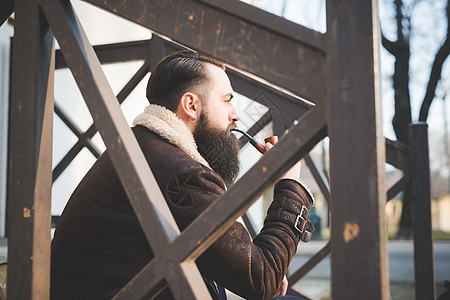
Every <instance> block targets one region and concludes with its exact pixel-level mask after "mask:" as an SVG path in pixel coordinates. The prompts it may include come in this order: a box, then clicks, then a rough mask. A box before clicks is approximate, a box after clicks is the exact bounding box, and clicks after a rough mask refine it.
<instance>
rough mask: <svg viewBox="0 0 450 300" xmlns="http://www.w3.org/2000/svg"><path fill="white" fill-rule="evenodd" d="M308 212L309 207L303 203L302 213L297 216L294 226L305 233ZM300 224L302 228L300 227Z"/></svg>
mask: <svg viewBox="0 0 450 300" xmlns="http://www.w3.org/2000/svg"><path fill="white" fill-rule="evenodd" d="M307 213H308V208H306V206H304V205H303V206H302V210H301V211H300V214H299V215H298V216H297V219H296V220H295V223H294V228H295V229H297V230H298V231H299V232H300V233H303V232H304V231H305V226H306V218H307V216H306V214H307ZM299 225H300V228H301V229H300V228H299Z"/></svg>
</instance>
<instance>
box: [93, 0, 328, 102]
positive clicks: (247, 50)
mask: <svg viewBox="0 0 450 300" xmlns="http://www.w3.org/2000/svg"><path fill="white" fill-rule="evenodd" d="M87 2H89V3H91V4H94V5H97V6H99V7H101V8H103V9H105V10H107V11H110V12H113V13H114V14H117V15H119V16H122V17H124V18H126V19H128V20H130V21H132V22H136V23H138V24H140V25H142V26H144V27H147V28H149V29H151V30H152V31H155V32H157V33H158V34H161V35H163V36H167V37H170V38H171V39H172V40H174V41H175V42H178V43H180V44H182V45H185V46H187V47H189V48H191V49H196V50H200V51H201V52H202V53H204V54H207V55H208V56H211V57H215V58H218V59H220V60H221V61H223V62H225V63H228V64H230V65H233V66H236V67H238V68H240V69H242V70H245V71H247V72H250V73H253V74H258V76H260V77H261V78H263V79H266V80H268V81H270V82H271V83H272V84H275V85H278V86H281V87H284V88H285V89H287V90H290V91H292V92H294V93H295V94H297V95H298V96H300V97H302V98H304V99H307V100H310V101H313V102H314V103H316V104H317V103H320V102H321V101H322V100H323V98H324V92H325V88H324V70H325V65H324V56H323V53H322V52H321V51H320V50H319V49H318V48H320V45H321V44H322V42H321V39H322V35H321V34H320V33H317V32H313V31H311V30H308V29H306V28H304V27H302V26H300V25H297V24H295V23H292V22H289V21H287V20H284V19H282V18H280V17H277V16H275V15H272V14H268V13H266V12H263V11H261V10H259V9H257V8H255V7H252V6H250V5H247V4H245V3H242V2H240V1H238V0H228V1H227V3H225V2H224V1H221V2H222V3H221V4H219V1H214V2H212V3H211V4H210V3H209V2H208V4H206V3H205V2H203V1H198V0H183V1H182V0H174V1H145V0H137V1H134V2H133V4H131V3H127V5H123V1H121V0H109V1H103V0H88V1H87ZM144 7H145V9H143V8H144ZM232 7H234V9H233V13H231V12H229V11H227V8H230V9H231V8H232ZM237 8H239V10H243V9H245V11H246V13H245V15H236V11H238V9H237ZM147 12H148V13H147ZM255 14H257V15H256V17H252V16H254V15H255ZM260 16H261V17H262V18H264V24H261V22H257V21H256V20H257V19H258V18H259V17H260ZM275 23H282V24H283V25H278V26H277V27H281V28H283V27H285V26H289V27H290V28H292V29H289V32H294V31H296V34H294V35H293V36H286V35H285V33H282V32H281V30H276V27H275V28H274V29H268V28H267V25H265V24H275ZM288 23H289V25H286V24H288ZM300 36H301V38H300ZM311 44H314V46H311ZM316 46H317V47H316ZM311 70H314V72H311Z"/></svg>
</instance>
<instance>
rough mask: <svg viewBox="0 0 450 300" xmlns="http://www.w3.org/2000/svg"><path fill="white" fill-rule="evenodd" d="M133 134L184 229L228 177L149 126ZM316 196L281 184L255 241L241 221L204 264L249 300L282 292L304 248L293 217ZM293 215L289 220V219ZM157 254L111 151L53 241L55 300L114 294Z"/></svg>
mask: <svg viewBox="0 0 450 300" xmlns="http://www.w3.org/2000/svg"><path fill="white" fill-rule="evenodd" d="M133 131H134V133H135V135H136V138H137V139H138V142H139V144H140V146H141V148H142V150H143V152H144V155H145V157H146V159H147V161H148V163H149V165H150V167H151V170H152V171H153V173H154V175H155V178H156V180H157V182H158V184H159V187H160V188H161V190H162V192H163V194H164V197H165V198H166V201H167V203H168V205H169V207H170V209H171V211H172V214H173V215H174V218H175V220H176V221H177V223H178V226H179V227H180V230H183V229H184V228H186V227H187V226H188V225H189V224H190V223H191V222H192V221H193V220H194V219H195V218H196V217H197V216H198V215H199V214H200V213H201V212H202V211H203V210H204V209H205V208H206V207H207V206H208V205H209V204H210V203H211V202H213V201H214V200H215V199H217V197H218V196H219V195H221V194H223V193H224V192H225V184H224V182H223V180H222V178H221V177H220V176H219V175H218V174H217V173H215V172H214V171H212V170H211V169H209V168H207V167H206V166H204V165H202V164H200V163H198V162H196V161H195V160H193V159H192V158H191V157H189V156H188V155H187V154H186V153H185V152H183V151H182V150H180V149H178V148H177V147H175V146H173V145H172V144H170V143H168V142H167V141H165V140H164V139H162V138H161V137H159V136H158V135H156V134H154V133H153V132H151V131H149V130H148V129H146V128H144V127H141V126H137V127H134V128H133ZM302 204H304V205H306V206H307V207H308V208H310V207H311V205H312V199H311V196H310V195H309V193H308V192H306V190H305V189H304V188H303V187H302V186H301V185H300V184H299V183H298V182H295V181H293V180H281V181H280V182H279V183H278V184H276V185H275V192H274V201H273V203H272V205H271V206H270V208H269V211H268V212H269V215H270V217H268V218H266V221H265V224H264V228H263V229H262V230H261V232H260V234H259V235H258V236H257V237H256V238H255V239H254V240H253V241H252V240H251V238H250V236H249V234H248V232H247V231H246V230H245V228H244V227H243V226H242V225H241V224H240V223H238V222H235V223H234V225H233V226H232V227H231V228H230V229H229V230H228V231H227V232H226V233H225V234H224V235H223V236H222V237H221V238H219V239H218V240H217V241H216V242H215V243H214V244H213V245H212V246H211V247H210V248H209V249H208V250H207V251H206V252H205V253H204V254H203V255H202V256H201V257H200V258H199V259H198V261H197V264H198V266H199V268H200V271H201V272H202V273H203V274H204V275H205V276H206V277H208V278H209V279H212V280H215V281H216V282H218V283H219V284H221V285H222V286H224V287H226V288H227V289H229V290H231V291H233V292H234V293H237V294H239V295H241V296H242V297H244V298H246V299H271V298H272V297H274V296H275V294H276V292H277V290H278V287H279V285H280V284H281V281H282V279H283V276H284V275H285V273H286V270H287V268H288V266H289V263H290V262H291V260H292V258H293V256H294V255H295V253H296V250H297V244H298V242H299V239H300V237H299V232H298V231H297V230H296V229H294V227H293V225H292V224H293V223H292V219H293V218H294V217H295V215H298V214H299V213H300V210H299V208H300V207H302ZM286 215H287V216H289V217H290V219H287V218H286ZM152 257H153V255H152V252H151V250H150V248H149V245H148V243H147V241H146V239H145V236H144V234H143V232H142V229H141V228H140V225H139V222H138V221H137V219H136V216H135V214H134V212H133V209H132V207H131V205H130V203H129V201H128V198H127V196H126V195H125V192H124V189H123V188H122V185H121V183H120V181H119V179H118V176H117V174H116V171H115V169H114V167H113V165H112V163H111V160H110V157H109V155H108V151H106V152H105V153H104V154H103V155H101V157H100V158H99V159H98V160H97V162H96V163H95V164H94V165H93V167H92V168H91V169H90V171H89V172H88V173H87V174H86V176H85V177H84V178H83V180H82V181H81V183H80V184H79V186H78V187H77V189H76V190H75V192H74V193H73V194H72V197H71V198H70V200H69V202H68V204H67V206H66V208H65V209H64V212H63V214H62V216H61V218H60V220H59V223H58V225H57V229H56V232H55V237H54V239H53V242H52V261H51V263H52V273H51V295H52V299H107V298H111V297H112V296H113V295H115V293H117V292H118V291H119V290H120V289H121V288H122V287H123V286H124V285H125V284H126V283H127V282H128V281H129V280H130V279H132V278H133V276H134V275H136V274H137V272H139V270H140V269H141V268H143V267H144V266H145V265H146V264H147V263H148V262H149V261H150V260H151V258H152Z"/></svg>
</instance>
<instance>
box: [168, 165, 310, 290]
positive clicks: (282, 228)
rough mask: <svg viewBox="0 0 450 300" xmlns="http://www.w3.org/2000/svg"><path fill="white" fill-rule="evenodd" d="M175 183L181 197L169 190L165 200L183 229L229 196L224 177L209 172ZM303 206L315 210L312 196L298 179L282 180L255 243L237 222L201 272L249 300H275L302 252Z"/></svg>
mask: <svg viewBox="0 0 450 300" xmlns="http://www.w3.org/2000/svg"><path fill="white" fill-rule="evenodd" d="M180 183H182V184H180ZM169 185H177V186H176V191H177V192H176V193H173V190H174V188H168V189H167V191H169V193H167V192H166V195H165V196H166V199H167V200H168V203H169V206H170V208H171V210H172V213H173V215H174V217H175V220H176V221H177V222H178V225H179V226H180V228H181V229H182V230H183V229H184V228H185V227H187V226H188V225H189V224H190V223H191V222H192V221H193V220H194V219H195V218H196V217H197V216H198V215H199V214H200V213H201V212H202V211H203V210H204V209H206V207H207V206H209V205H210V204H211V203H212V202H213V201H215V200H216V199H217V198H218V197H219V196H220V195H222V194H223V193H224V192H225V185H224V183H223V181H222V179H221V178H220V176H219V175H218V174H216V173H215V172H214V171H211V170H209V169H206V168H200V169H196V170H192V171H190V172H189V173H185V174H181V175H178V176H176V177H175V178H174V179H173V180H171V181H170V182H169ZM170 191H172V192H170ZM303 206H305V207H307V209H308V210H309V209H310V208H311V206H312V198H311V196H310V195H309V193H308V192H307V191H306V190H305V189H304V188H303V187H302V186H301V184H300V183H298V182H297V181H294V180H289V179H284V180H281V181H280V182H279V183H278V184H276V185H275V192H274V201H273V203H272V204H271V206H270V208H269V210H268V216H267V218H266V220H265V222H264V228H263V229H262V230H261V232H260V234H259V235H258V236H257V237H256V238H255V239H254V241H252V240H251V238H250V236H249V234H248V232H247V231H246V230H245V228H244V227H243V226H242V224H240V223H238V222H235V223H234V224H233V225H232V226H231V227H230V228H229V229H228V230H227V231H226V233H225V234H224V235H223V236H221V237H220V238H219V239H218V240H217V241H216V242H215V243H214V244H213V245H212V246H211V247H210V248H209V249H208V250H207V251H206V252H205V253H204V254H203V255H202V256H201V257H200V258H199V260H198V261H197V263H198V265H199V268H200V270H201V271H202V273H204V274H205V275H206V276H207V277H208V278H210V279H212V280H215V281H217V282H218V283H219V284H221V285H223V286H224V287H226V288H227V289H229V290H231V291H233V292H235V293H237V294H239V295H241V296H243V297H245V298H246V299H272V298H273V297H274V296H276V294H277V292H278V290H279V288H280V286H281V283H282V280H283V277H284V275H285V274H286V271H287V268H288V266H289V263H290V262H291V260H292V258H293V257H294V255H295V253H296V250H297V244H298V242H299V240H300V236H301V232H300V231H299V230H297V229H296V228H295V226H296V223H295V222H296V219H297V216H298V215H299V214H300V213H301V209H302V207H303ZM305 217H307V216H305ZM297 225H299V224H297ZM297 227H299V226H297Z"/></svg>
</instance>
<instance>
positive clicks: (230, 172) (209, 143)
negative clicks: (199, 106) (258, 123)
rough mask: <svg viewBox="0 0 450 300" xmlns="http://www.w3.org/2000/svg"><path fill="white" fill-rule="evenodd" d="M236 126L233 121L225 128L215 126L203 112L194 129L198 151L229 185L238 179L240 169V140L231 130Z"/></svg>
mask: <svg viewBox="0 0 450 300" xmlns="http://www.w3.org/2000/svg"><path fill="white" fill-rule="evenodd" d="M234 126H235V125H234V124H233V123H232V124H230V125H229V126H228V128H227V129H225V130H220V129H216V128H213V126H212V124H211V122H210V120H209V119H208V118H207V116H206V114H205V113H201V114H200V118H199V123H198V125H197V128H196V129H195V131H194V139H195V141H196V143H197V148H198V152H199V153H200V155H201V156H203V158H204V159H205V160H206V161H207V162H208V163H209V166H210V167H211V168H212V169H213V170H214V171H216V172H217V173H218V174H219V175H220V176H221V177H222V179H223V180H224V182H225V184H226V185H228V186H229V185H231V184H232V183H233V182H234V181H235V180H236V178H237V176H238V174H239V169H240V162H239V150H240V142H239V140H238V139H237V138H236V137H235V135H234V134H233V133H232V132H231V131H230V129H232V128H234Z"/></svg>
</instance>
